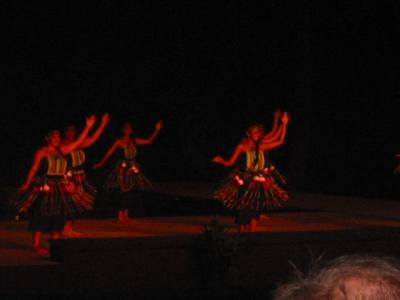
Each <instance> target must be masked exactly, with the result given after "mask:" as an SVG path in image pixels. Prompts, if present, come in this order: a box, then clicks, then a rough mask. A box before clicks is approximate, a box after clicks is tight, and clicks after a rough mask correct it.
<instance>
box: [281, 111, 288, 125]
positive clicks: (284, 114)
mask: <svg viewBox="0 0 400 300" xmlns="http://www.w3.org/2000/svg"><path fill="white" fill-rule="evenodd" d="M281 120H282V123H283V124H287V123H289V121H290V116H289V114H288V113H287V112H284V113H283V115H282V119H281Z"/></svg>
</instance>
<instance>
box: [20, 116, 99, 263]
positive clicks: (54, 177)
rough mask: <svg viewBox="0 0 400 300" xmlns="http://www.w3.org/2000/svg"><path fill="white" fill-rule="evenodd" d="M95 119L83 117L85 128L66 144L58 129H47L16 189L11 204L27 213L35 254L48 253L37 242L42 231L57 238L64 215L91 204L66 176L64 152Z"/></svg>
mask: <svg viewBox="0 0 400 300" xmlns="http://www.w3.org/2000/svg"><path fill="white" fill-rule="evenodd" d="M95 122H96V117H95V116H91V117H88V118H86V126H85V129H84V130H83V131H82V133H81V134H80V135H79V137H78V139H77V140H76V141H75V142H73V143H70V144H69V145H63V144H62V143H61V134H60V132H59V131H58V130H54V131H51V132H50V133H49V134H48V135H47V137H46V141H47V145H46V146H44V147H42V148H40V149H39V150H38V151H36V154H35V157H34V161H33V164H32V167H31V169H30V171H29V173H28V177H27V179H26V181H25V183H24V184H23V185H22V186H21V187H20V189H19V191H20V192H21V193H22V197H20V198H19V199H18V200H16V203H15V205H16V207H17V209H18V212H19V213H28V215H29V219H30V224H29V229H30V230H31V231H33V239H32V247H33V249H34V250H35V251H36V252H37V253H38V254H39V255H48V250H47V249H45V248H43V247H42V245H41V237H42V233H43V232H48V233H51V236H52V238H54V239H56V238H59V237H60V235H61V232H62V230H63V228H64V225H65V219H66V218H71V217H74V216H76V215H79V214H80V213H82V212H83V211H85V210H87V209H91V208H92V207H93V201H92V198H91V197H90V195H89V194H87V193H86V192H84V191H82V190H81V189H78V188H77V187H76V185H75V183H74V182H73V181H71V179H70V177H69V176H68V174H67V173H68V162H67V159H66V158H65V156H66V155H67V154H69V153H71V152H72V151H74V150H76V149H78V148H79V147H80V145H81V143H82V142H83V141H84V140H85V138H86V137H87V135H88V133H89V130H90V129H91V128H92V127H93V125H94V124H95ZM41 167H42V168H43V171H42V172H41V171H40V168H41ZM38 173H39V174H38Z"/></svg>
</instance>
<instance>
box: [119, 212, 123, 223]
mask: <svg viewBox="0 0 400 300" xmlns="http://www.w3.org/2000/svg"><path fill="white" fill-rule="evenodd" d="M123 222H124V211H123V210H119V211H118V223H123Z"/></svg>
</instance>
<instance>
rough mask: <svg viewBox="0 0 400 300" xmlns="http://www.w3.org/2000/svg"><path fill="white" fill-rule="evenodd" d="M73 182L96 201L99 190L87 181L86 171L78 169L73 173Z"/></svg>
mask: <svg viewBox="0 0 400 300" xmlns="http://www.w3.org/2000/svg"><path fill="white" fill-rule="evenodd" d="M71 173H72V180H73V181H74V182H75V184H76V186H77V188H78V189H80V190H82V191H84V192H86V193H88V194H89V195H90V196H91V197H92V198H93V200H94V198H95V196H96V195H97V190H96V188H95V187H94V186H92V185H91V184H90V183H89V182H88V181H87V179H86V173H85V170H84V169H81V168H76V169H73V170H72V171H71Z"/></svg>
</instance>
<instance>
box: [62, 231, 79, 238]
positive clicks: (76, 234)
mask: <svg viewBox="0 0 400 300" xmlns="http://www.w3.org/2000/svg"><path fill="white" fill-rule="evenodd" d="M81 236H83V233H80V232H76V231H67V232H63V233H62V234H61V237H63V238H75V237H81Z"/></svg>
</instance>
